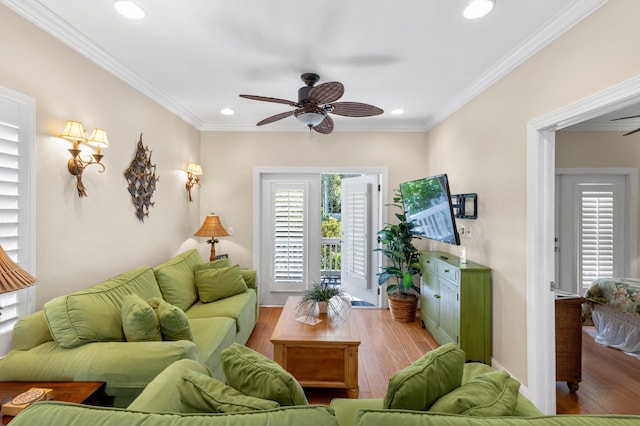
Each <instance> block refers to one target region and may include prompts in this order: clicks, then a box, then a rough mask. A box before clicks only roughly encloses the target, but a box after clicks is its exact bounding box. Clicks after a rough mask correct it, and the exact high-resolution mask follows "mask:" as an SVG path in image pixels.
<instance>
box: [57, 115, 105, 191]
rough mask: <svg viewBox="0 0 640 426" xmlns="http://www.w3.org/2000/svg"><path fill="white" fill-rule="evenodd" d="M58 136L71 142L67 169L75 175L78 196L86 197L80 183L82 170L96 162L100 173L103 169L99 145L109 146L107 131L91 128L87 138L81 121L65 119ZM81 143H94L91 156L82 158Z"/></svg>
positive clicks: (82, 185)
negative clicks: (93, 152) (93, 151)
mask: <svg viewBox="0 0 640 426" xmlns="http://www.w3.org/2000/svg"><path fill="white" fill-rule="evenodd" d="M60 137H61V138H65V139H68V140H70V141H71V142H73V148H70V149H69V152H70V153H71V158H70V159H69V161H68V162H67V168H68V169H69V173H71V174H72V175H74V176H75V177H76V180H77V183H76V188H77V190H78V196H79V197H86V196H87V191H86V188H85V187H84V184H83V183H82V172H83V171H84V169H85V168H87V167H88V166H90V165H92V164H97V165H98V166H100V167H101V169H102V170H98V171H99V172H100V173H102V172H104V171H105V167H104V164H102V163H101V162H100V160H102V157H104V155H102V154H101V153H100V147H101V145H104V146H105V147H108V146H109V141H108V140H107V132H105V131H104V129H93V133H92V134H91V137H90V138H89V139H87V137H86V135H85V131H84V127H83V126H82V123H80V122H79V121H71V120H69V121H67V124H66V126H65V127H64V131H63V132H62V134H61V135H60ZM81 143H85V144H88V145H94V146H95V147H96V153H95V154H93V155H92V156H91V157H86V158H85V159H83V158H82V157H81V156H80V153H81V149H80V144H81Z"/></svg>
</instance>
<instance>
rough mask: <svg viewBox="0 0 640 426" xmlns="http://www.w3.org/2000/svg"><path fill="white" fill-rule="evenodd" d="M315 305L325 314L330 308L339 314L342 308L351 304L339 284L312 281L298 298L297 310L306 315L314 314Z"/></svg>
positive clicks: (319, 311)
mask: <svg viewBox="0 0 640 426" xmlns="http://www.w3.org/2000/svg"><path fill="white" fill-rule="evenodd" d="M316 306H317V307H318V313H320V314H326V313H328V311H329V310H330V311H331V312H333V313H335V314H336V315H338V316H341V315H342V312H343V311H344V309H345V308H347V307H349V306H351V300H350V299H349V297H348V296H347V295H346V294H345V293H344V292H343V291H342V289H341V288H340V286H336V285H330V284H328V283H326V282H314V283H313V284H311V286H310V287H309V288H308V289H307V291H305V293H304V295H303V296H302V299H300V302H299V303H298V312H301V313H303V314H305V315H306V316H315V311H316Z"/></svg>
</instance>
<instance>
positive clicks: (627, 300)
mask: <svg viewBox="0 0 640 426" xmlns="http://www.w3.org/2000/svg"><path fill="white" fill-rule="evenodd" d="M585 298H586V299H587V309H586V311H587V314H591V318H592V320H593V325H594V326H595V329H596V337H595V340H596V342H597V343H599V344H601V345H605V346H611V347H613V348H617V349H620V350H622V351H624V352H625V353H627V354H628V355H631V356H634V357H636V358H638V359H640V279H638V278H599V279H597V280H595V281H594V282H593V285H592V286H591V288H590V289H589V290H588V291H587V293H586V294H585Z"/></svg>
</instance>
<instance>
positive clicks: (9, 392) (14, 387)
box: [0, 382, 108, 425]
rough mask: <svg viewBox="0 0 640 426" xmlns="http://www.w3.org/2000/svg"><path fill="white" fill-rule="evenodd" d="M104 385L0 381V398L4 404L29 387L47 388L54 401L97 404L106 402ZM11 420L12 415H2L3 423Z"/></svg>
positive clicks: (98, 383)
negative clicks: (51, 392)
mask: <svg viewBox="0 0 640 426" xmlns="http://www.w3.org/2000/svg"><path fill="white" fill-rule="evenodd" d="M105 385H106V383H105V382H0V398H2V403H3V404H4V403H5V402H9V401H11V400H12V399H13V398H14V397H15V396H17V395H18V394H21V393H22V392H25V391H27V390H29V389H31V388H49V389H53V396H52V398H51V399H52V400H54V401H64V402H75V403H77V404H81V403H88V404H94V405H97V404H100V403H104V402H108V399H107V398H108V397H107V396H106V394H105V393H104V388H105ZM11 420H13V417H12V416H2V424H3V425H6V424H8V423H9V422H10V421H11Z"/></svg>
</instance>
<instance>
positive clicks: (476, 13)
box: [463, 0, 496, 19]
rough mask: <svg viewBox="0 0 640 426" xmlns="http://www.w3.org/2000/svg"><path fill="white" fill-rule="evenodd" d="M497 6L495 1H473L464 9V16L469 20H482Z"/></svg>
mask: <svg viewBox="0 0 640 426" xmlns="http://www.w3.org/2000/svg"><path fill="white" fill-rule="evenodd" d="M495 5H496V2H495V0H472V1H471V3H469V5H468V6H467V7H466V8H465V9H464V12H463V15H464V17H465V18H467V19H478V18H482V17H483V16H485V15H487V14H488V13H489V12H491V10H492V9H493V7H494V6H495Z"/></svg>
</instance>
